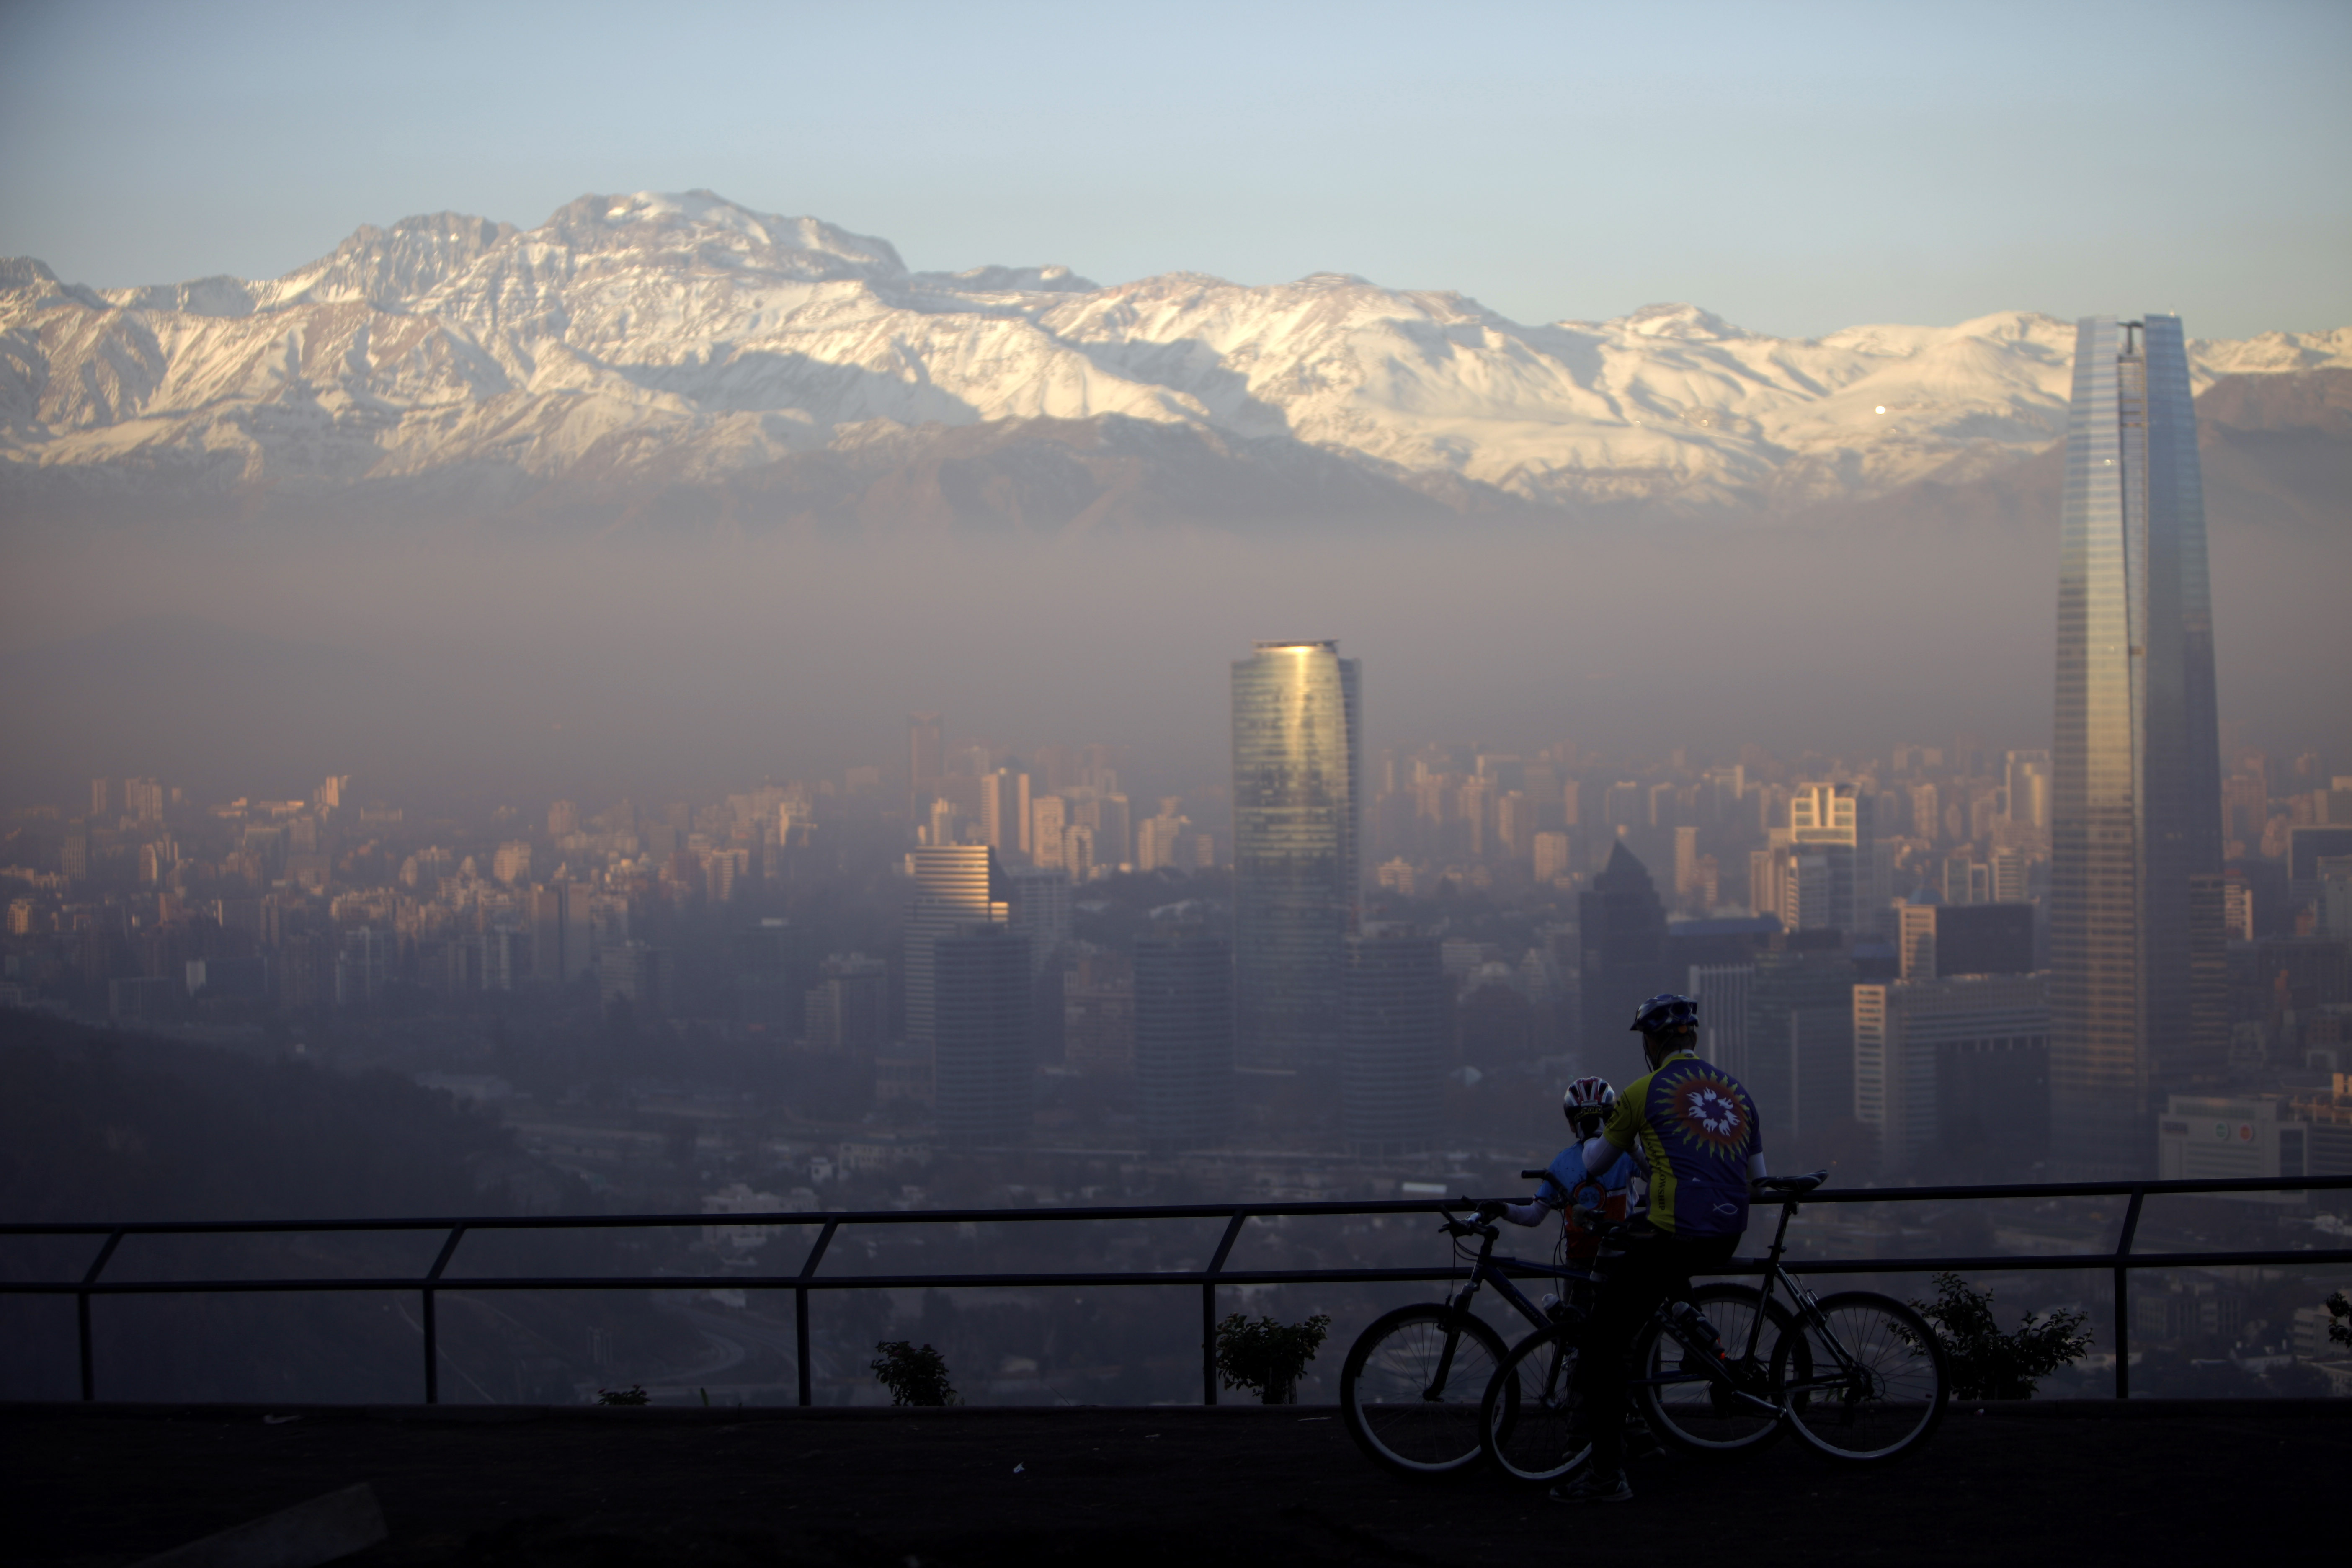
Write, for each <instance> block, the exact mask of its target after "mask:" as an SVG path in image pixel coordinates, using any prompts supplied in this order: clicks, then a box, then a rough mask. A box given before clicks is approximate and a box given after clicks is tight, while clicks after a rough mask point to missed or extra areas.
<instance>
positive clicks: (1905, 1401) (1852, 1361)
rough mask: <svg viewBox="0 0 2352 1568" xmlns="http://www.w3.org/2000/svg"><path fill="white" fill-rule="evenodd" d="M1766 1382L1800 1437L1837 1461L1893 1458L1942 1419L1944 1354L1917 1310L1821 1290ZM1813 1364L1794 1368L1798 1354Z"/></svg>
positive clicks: (1867, 1295) (1776, 1355) (1862, 1294)
mask: <svg viewBox="0 0 2352 1568" xmlns="http://www.w3.org/2000/svg"><path fill="white" fill-rule="evenodd" d="M1780 1345H1781V1348H1780V1350H1778V1351H1775V1352H1773V1355H1772V1384H1773V1387H1774V1388H1775V1390H1777V1391H1778V1393H1779V1394H1780V1397H1781V1398H1782V1399H1783V1400H1784V1401H1785V1402H1786V1404H1787V1405H1788V1410H1789V1420H1790V1423H1791V1424H1792V1425H1793V1426H1795V1427H1796V1428H1797V1431H1798V1433H1799V1435H1800V1436H1802V1437H1803V1438H1804V1439H1805V1441H1806V1442H1808V1443H1811V1445H1812V1446H1813V1447H1816V1448H1819V1449H1820V1450H1821V1451H1822V1453H1824V1454H1830V1455H1834V1456H1835V1457H1836V1458H1841V1459H1860V1460H1864V1461H1869V1460H1878V1459H1892V1458H1895V1457H1896V1456H1898V1455H1900V1454H1904V1453H1906V1452H1908V1451H1909V1450H1910V1449H1912V1448H1913V1447H1916V1446H1917V1445H1918V1444H1920V1443H1921V1442H1923V1441H1925V1440H1926V1438H1927V1435H1928V1434H1929V1433H1931V1432H1933V1431H1934V1430H1935V1429H1936V1423H1937V1422H1938V1421H1940V1420H1942V1419H1943V1418H1944V1391H1945V1383H1946V1377H1945V1372H1944V1351H1943V1346H1942V1345H1941V1344H1940V1343H1939V1342H1937V1338H1936V1335H1935V1331H1933V1330H1931V1329H1929V1328H1928V1327H1927V1322H1926V1321H1925V1320H1923V1319H1922V1318H1921V1317H1920V1316H1919V1314H1918V1313H1916V1312H1915V1311H1913V1310H1911V1309H1910V1308H1908V1307H1906V1306H1905V1305H1904V1304H1903V1303H1902V1302H1900V1301H1897V1300H1895V1299H1894V1298H1893V1297H1890V1296H1879V1295H1874V1294H1873V1293H1871V1292H1870V1291H1867V1290H1848V1291H1844V1292H1843V1293H1841V1294H1839V1295H1835V1296H1825V1297H1823V1298H1822V1300H1821V1301H1820V1302H1819V1303H1818V1304H1817V1305H1816V1306H1815V1307H1814V1309H1813V1310H1811V1311H1810V1312H1807V1313H1806V1314H1804V1316H1803V1319H1802V1321H1801V1322H1800V1324H1799V1325H1798V1330H1797V1331H1796V1332H1793V1333H1789V1334H1784V1335H1782V1336H1781V1340H1780ZM1800 1357H1802V1358H1803V1359H1807V1360H1810V1361H1811V1365H1810V1366H1805V1365H1801V1364H1800Z"/></svg>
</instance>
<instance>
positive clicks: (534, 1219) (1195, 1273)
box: [0, 1176, 2352, 1405]
mask: <svg viewBox="0 0 2352 1568" xmlns="http://www.w3.org/2000/svg"><path fill="white" fill-rule="evenodd" d="M2347 1189H2352V1176H2309V1177H2302V1178H2287V1179H2283V1180H2275V1181H2273V1180H2271V1179H2268V1178H2253V1179H2249V1180H2242V1181H2224V1182H2074V1183H2057V1184H2037V1185H2023V1186H1947V1187H1858V1188H1845V1189H1838V1188H1826V1187H1825V1188H1821V1189H1818V1190H1816V1191H1814V1192H1812V1193H1810V1194H1806V1196H1805V1197H1804V1198H1803V1200H1802V1202H1803V1203H1805V1204H1808V1205H1811V1204H1887V1203H1893V1204H1916V1203H1956V1202H1962V1201H1969V1200H1977V1199H1995V1200H2010V1201H2021V1200H2031V1199H2050V1198H2101V1197H2120V1198H2124V1199H2126V1200H2127V1201H2126V1206H2125V1210H2124V1216H2123V1223H2122V1226H2121V1228H2120V1230H2119V1232H2118V1233H2117V1236H2116V1245H2115V1247H2114V1249H2113V1250H2112V1251H2109V1252H2085V1253H2032V1254H2022V1255H2007V1254H2002V1255H1995V1256H1992V1257H1981V1258H1909V1257H1898V1258H1804V1259H1801V1260H1793V1259H1792V1260H1791V1261H1790V1264H1789V1266H1788V1267H1789V1268H1790V1271H1791V1272H1793V1273H1797V1274H1925V1273H1941V1272H1946V1271H1950V1272H1953V1273H1960V1274H1989V1273H2016V1272H2021V1271H2043V1270H2053V1269H2054V1270H2071V1269H2109V1270H2112V1271H2113V1277H2114V1282H2115V1355H2116V1398H2118V1399H2126V1398H2129V1397H2130V1394H2131V1357H2130V1349H2131V1324H2130V1310H2129V1307H2130V1291H2129V1277H2130V1273H2131V1271H2132V1270H2133V1269H2136V1268H2219V1267H2227V1266H2232V1265H2280V1264H2299V1265H2305V1266H2313V1265H2324V1264H2352V1247H2273V1248H2267V1249H2258V1250H2234V1251H2220V1252H2211V1251H2209V1252H2164V1253H2137V1254H2136V1253H2134V1252H2133V1250H2132V1246H2133V1242H2134V1240H2135V1239H2136V1237H2137V1234H2138V1230H2139V1220H2140V1212H2141V1209H2142V1206H2143V1205H2144V1204H2145V1203H2146V1201H2147V1199H2148V1198H2149V1197H2151V1196H2156V1197H2167V1196H2181V1197H2200V1196H2218V1195H2222V1194H2233V1193H2257V1192H2323V1191H2326V1192H2335V1191H2344V1190H2347ZM1472 1201H1473V1200H1470V1199H1466V1198H1415V1199H1408V1200H1403V1201H1386V1202H1366V1203H1246V1204H1179V1205H1125V1206H1118V1207H1050V1208H1049V1207H1043V1206H1041V1207H1037V1208H1024V1209H905V1210H901V1209H887V1210H876V1211H866V1212H858V1213H833V1214H804V1213H784V1214H717V1215H712V1214H694V1215H562V1216H528V1217H526V1216H492V1217H473V1218H464V1219H362V1220H220V1221H207V1220H186V1221H158V1222H153V1223H148V1224H125V1225H104V1224H92V1225H76V1224H36V1225H0V1237H29V1236H91V1237H103V1238H104V1240H103V1241H102V1242H101V1243H100V1247H99V1248H98V1252H97V1255H96V1256H95V1257H93V1258H91V1259H90V1262H89V1268H87V1269H85V1270H84V1271H83V1273H82V1276H81V1278H80V1279H57V1280H10V1279H0V1295H17V1296H26V1295H29V1296H68V1295H69V1296H72V1297H73V1298H74V1299H75V1303H76V1317H77V1324H78V1331H79V1352H80V1367H81V1397H82V1398H83V1399H84V1400H85V1401H92V1400H95V1399H96V1398H97V1388H96V1373H95V1368H94V1364H93V1360H92V1352H91V1346H90V1315H89V1308H90V1300H91V1298H92V1297H95V1296H140V1295H150V1296H153V1295H203V1294H256V1293H264V1294H267V1293H281V1292H282V1293H302V1292H325V1291H336V1292H348V1291H373V1290H382V1291H400V1292H408V1291H414V1292H416V1293H417V1294H418V1295H419V1296H420V1298H421V1299H422V1303H423V1307H424V1321H423V1328H424V1341H425V1345H424V1351H425V1403H426V1404H427V1405H437V1404H439V1403H440V1399H441V1377H440V1364H439V1363H440V1342H439V1333H438V1327H437V1322H436V1316H435V1311H434V1300H435V1298H436V1295H437V1294H438V1293H439V1292H441V1291H444V1290H468V1291H480V1290H694V1289H789V1290H791V1291H792V1292H793V1326H794V1335H793V1343H794V1349H795V1358H794V1359H795V1361H796V1363H797V1367H796V1371H797V1373H798V1382H799V1387H798V1392H799V1402H800V1403H801V1404H802V1405H807V1404H809V1403H811V1398H810V1393H811V1391H810V1379H809V1292H810V1291H812V1290H884V1289H945V1288H949V1287H957V1286H964V1287H1010V1288H1028V1289H1036V1288H1040V1287H1052V1286H1064V1287H1076V1288H1084V1289H1096V1288H1099V1287H1106V1286H1124V1285H1145V1286H1163V1287H1164V1286H1192V1287H1193V1288H1195V1289H1198V1290H1199V1291H1200V1292H1201V1399H1202V1403H1203V1404H1206V1405H1214V1404H1215V1403H1216V1402H1217V1374H1216V1356H1217V1347H1216V1310H1217V1290H1218V1288H1219V1287H1220V1286H1239V1285H1298V1284H1392V1283H1412V1282H1416V1281H1418V1282H1429V1281H1434V1280H1444V1279H1455V1278H1458V1277H1459V1276H1460V1275H1461V1273H1462V1268H1461V1266H1460V1265H1459V1264H1454V1263H1449V1264H1448V1265H1447V1266H1444V1267H1434V1268H1227V1267H1226V1262H1227V1259H1228V1258H1231V1257H1232V1255H1233V1250H1234V1243H1235V1242H1236V1241H1238V1240H1239V1239H1240V1237H1241V1235H1242V1227H1243V1226H1244V1225H1246V1224H1247V1223H1248V1222H1249V1221H1251V1220H1252V1219H1273V1218H1279V1217H1291V1216H1302V1215H1316V1216H1331V1217H1343V1216H1348V1215H1407V1214H1441V1213H1447V1212H1460V1211H1462V1210H1463V1209H1465V1208H1467V1207H1468V1206H1469V1205H1470V1203H1471V1202H1472ZM1758 1206H1759V1207H1767V1206H1769V1205H1762V1204H1759V1205H1758ZM1180 1219H1222V1220H1223V1221H1224V1222H1225V1228H1224V1234H1223V1236H1222V1237H1220V1238H1219V1239H1218V1242H1217V1247H1216V1251H1215V1252H1214V1254H1213V1255H1212V1257H1211V1258H1210V1259H1209V1263H1208V1267H1207V1268H1198V1269H1171V1270H1161V1271H1151V1270H1141V1269H1123V1270H1122V1269H1075V1270H1055V1271H1045V1272H1027V1273H951V1274H856V1275H845V1274H834V1275H824V1274H820V1273H819V1272H818V1268H820V1266H821V1265H822V1264H823V1263H824V1258H825V1252H826V1250H827V1248H829V1247H831V1246H832V1245H833V1239H834V1237H835V1236H836V1235H837V1234H839V1232H840V1230H841V1228H842V1227H843V1226H905V1225H957V1224H972V1223H979V1224H989V1225H1002V1224H1007V1223H1011V1224H1024V1225H1034V1224H1051V1223H1055V1222H1063V1223H1067V1222H1070V1221H1097V1222H1099V1221H1104V1220H1144V1221H1150V1220H1180ZM703 1226H726V1227H729V1228H734V1227H739V1226H815V1227H817V1234H816V1240H815V1242H814V1244H813V1245H812V1246H811V1247H809V1250H808V1256H807V1257H806V1258H804V1259H803V1261H802V1263H801V1267H800V1268H799V1269H798V1270H797V1271H795V1272H793V1273H790V1274H775V1273H768V1274H753V1273H747V1272H744V1271H741V1270H730V1271H729V1272H727V1273H724V1274H716V1275H689V1274H652V1275H621V1274H591V1275H507V1276H497V1275H493V1276H467V1277H461V1278H457V1279H452V1278H450V1277H449V1275H448V1272H447V1270H448V1268H449V1263H450V1260H451V1259H452V1258H455V1257H456V1255H457V1247H458V1245H459V1244H460V1243H461V1242H463V1241H464V1240H465V1239H466V1237H467V1236H469V1235H472V1234H474V1233H476V1232H479V1231H532V1232H540V1231H555V1230H650V1229H678V1228H687V1227H703ZM417 1231H443V1232H446V1237H445V1238H444V1240H443V1241H442V1244H441V1250H440V1252H439V1253H438V1254H437V1255H436V1257H435V1258H434V1259H433V1265H432V1267H431V1268H428V1269H426V1270H425V1273H424V1274H423V1275H421V1276H416V1277H407V1276H400V1277H352V1278H341V1279H200V1280H186V1279H131V1280H108V1279H101V1278H100V1276H101V1275H102V1274H103V1273H104V1272H105V1269H106V1267H107V1265H108V1263H109V1262H110V1261H111V1260H112V1258H114V1255H115V1252H116V1249H117V1248H118V1247H121V1244H122V1242H123V1241H124V1239H125V1238H127V1237H137V1236H266V1235H296V1234H300V1235H320V1234H361V1233H369V1232H417ZM1497 1261H1498V1262H1499V1261H1501V1260H1500V1259H1498V1260H1497ZM1762 1270H1763V1265H1762V1263H1761V1262H1760V1261H1759V1260H1757V1259H1751V1258H1741V1259H1737V1260H1735V1261H1734V1263H1733V1264H1732V1265H1731V1266H1730V1267H1729V1268H1725V1269H1722V1270H1720V1271H1719V1272H1721V1273H1725V1274H1756V1273H1761V1272H1762Z"/></svg>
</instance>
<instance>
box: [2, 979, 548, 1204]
mask: <svg viewBox="0 0 2352 1568" xmlns="http://www.w3.org/2000/svg"><path fill="white" fill-rule="evenodd" d="M516 1163H517V1161H516V1156H515V1154H514V1152H513V1142H512V1139H511V1137H510V1136H509V1133H508V1132H507V1131H506V1130H505V1129H504V1128H502V1127H500V1126H499V1125H498V1124H497V1123H496V1122H494V1121H488V1120H486V1119H484V1118H481V1117H479V1116H476V1115H473V1114H470V1113H468V1112H467V1111H464V1110H458V1109H457V1108H456V1107H455V1106H454V1105H453V1103H452V1102H451V1100H450V1099H449V1097H448V1096H447V1095H446V1094H440V1093H436V1092H435V1091H433V1090H431V1089H420V1088H418V1087H417V1086H416V1085H415V1084H413V1083H410V1082H408V1081H407V1080H406V1079H400V1078H395V1077H394V1076H393V1075H391V1074H389V1073H371V1074H362V1075H359V1076H345V1075H343V1074H341V1073H335V1072H331V1071H324V1070H321V1069H320V1068H315V1067H312V1066H310V1064H308V1063H306V1062H300V1061H258V1060H255V1059H253V1058H249V1057H243V1056H238V1055H236V1054H235V1053H232V1052H229V1051H226V1050H221V1049H218V1048H215V1047H206V1046H194V1045H184V1044H181V1043H179V1042H176V1041H171V1040H158V1039H149V1038H143V1037H137V1036H118V1035H112V1034H107V1033H103V1032H101V1031H99V1030H95V1029H89V1028H85V1027H82V1026H77V1025H71V1024H66V1023H62V1022H59V1021H57V1020H54V1019H50V1018H47V1017H43V1016H40V1015H37V1014H30V1013H19V1012H6V1013H0V1220H6V1221H16V1222H22V1221H32V1220H73V1221H79V1220H89V1221H98V1220H116V1219H141V1220H162V1219H243V1218H254V1219H259V1218H270V1219H285V1218H313V1217H315V1218H326V1217H346V1218H349V1217H365V1216H389V1215H416V1214H457V1213H484V1212H491V1213H503V1212H506V1211H507V1209H508V1208H509V1198H508V1194H507V1193H506V1192H505V1190H504V1188H505V1186H506V1184H508V1183H509V1182H510V1181H511V1180H512V1179H513V1178H514V1177H515V1176H517V1175H518V1174H520V1172H519V1171H517V1170H516V1169H515V1166H516Z"/></svg>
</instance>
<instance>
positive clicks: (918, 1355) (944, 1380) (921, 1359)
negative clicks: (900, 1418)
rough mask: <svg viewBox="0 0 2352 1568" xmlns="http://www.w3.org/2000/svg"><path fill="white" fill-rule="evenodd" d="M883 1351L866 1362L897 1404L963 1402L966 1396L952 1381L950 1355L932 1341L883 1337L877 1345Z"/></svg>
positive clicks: (951, 1403)
mask: <svg viewBox="0 0 2352 1568" xmlns="http://www.w3.org/2000/svg"><path fill="white" fill-rule="evenodd" d="M874 1348H875V1349H876V1350H877V1351H880V1352H882V1353H881V1354H880V1355H877V1356H876V1357H875V1358H874V1359H873V1360H872V1361H871V1362H869V1363H866V1364H867V1365H869V1366H871V1367H872V1368H873V1369H874V1375H875V1376H876V1377H877V1379H879V1380H880V1381H881V1384H882V1386H883V1387H885V1388H887V1389H888V1390H889V1391H890V1403H891V1404H893V1405H961V1404H962V1403H963V1400H962V1399H961V1397H959V1396H958V1395H957V1394H956V1391H955V1384H951V1383H950V1382H949V1381H948V1358H947V1357H945V1356H943V1355H941V1354H940V1352H937V1351H935V1350H933V1349H932V1348H931V1347H930V1346H929V1345H920V1346H917V1345H913V1344H909V1343H908V1342H906V1341H905V1340H883V1341H881V1342H878V1343H877V1344H876V1345H875V1347H874Z"/></svg>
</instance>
